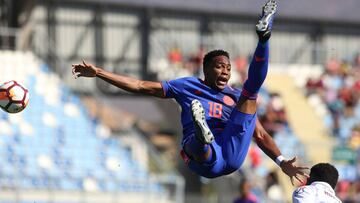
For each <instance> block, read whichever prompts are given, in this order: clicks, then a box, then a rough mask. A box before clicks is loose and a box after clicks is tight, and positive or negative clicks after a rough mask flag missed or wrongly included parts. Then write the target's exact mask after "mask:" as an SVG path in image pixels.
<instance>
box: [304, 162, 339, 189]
mask: <svg viewBox="0 0 360 203" xmlns="http://www.w3.org/2000/svg"><path fill="white" fill-rule="evenodd" d="M338 178H339V172H338V171H337V169H336V168H335V167H334V166H333V165H331V164H328V163H319V164H316V165H314V166H313V167H311V169H310V178H309V179H308V181H307V184H308V185H310V184H311V183H313V182H315V181H322V182H326V183H329V185H330V186H331V187H332V188H335V186H336V183H337V181H338Z"/></svg>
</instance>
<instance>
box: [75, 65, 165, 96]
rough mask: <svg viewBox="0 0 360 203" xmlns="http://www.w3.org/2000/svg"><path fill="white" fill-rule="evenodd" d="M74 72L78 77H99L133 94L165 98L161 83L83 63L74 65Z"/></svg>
mask: <svg viewBox="0 0 360 203" xmlns="http://www.w3.org/2000/svg"><path fill="white" fill-rule="evenodd" d="M72 68H73V69H72V72H73V74H74V76H75V78H77V77H98V78H100V79H102V80H104V81H106V82H108V83H110V84H112V85H114V86H116V87H118V88H120V89H123V90H126V91H128V92H132V93H139V94H145V95H150V96H155V97H164V92H163V88H162V86H161V83H160V82H151V81H143V80H138V79H135V78H131V77H127V76H123V75H118V74H115V73H111V72H108V71H105V70H104V69H102V68H98V67H96V66H94V65H92V64H88V63H85V61H83V63H80V64H74V65H72Z"/></svg>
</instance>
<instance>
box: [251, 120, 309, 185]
mask: <svg viewBox="0 0 360 203" xmlns="http://www.w3.org/2000/svg"><path fill="white" fill-rule="evenodd" d="M253 138H254V139H255V142H256V144H257V145H258V146H259V147H260V149H261V150H262V151H263V152H264V153H265V154H266V155H267V156H268V157H270V158H271V159H272V160H274V161H275V162H276V163H277V164H278V165H279V166H280V168H281V170H282V171H283V172H284V173H285V174H286V175H288V176H289V177H290V180H291V183H292V184H293V185H294V180H293V178H294V177H295V178H296V179H297V180H298V181H299V182H302V181H301V179H300V176H305V177H308V175H307V174H306V173H304V172H303V171H302V170H304V169H308V167H302V166H296V165H295V161H296V157H294V158H292V159H289V160H287V159H284V158H283V156H282V155H281V152H280V150H279V148H278V147H277V145H276V143H275V142H274V139H272V137H271V136H270V135H269V133H267V132H266V130H265V129H264V127H263V126H262V125H261V123H260V121H259V120H258V119H256V126H255V130H254V134H253Z"/></svg>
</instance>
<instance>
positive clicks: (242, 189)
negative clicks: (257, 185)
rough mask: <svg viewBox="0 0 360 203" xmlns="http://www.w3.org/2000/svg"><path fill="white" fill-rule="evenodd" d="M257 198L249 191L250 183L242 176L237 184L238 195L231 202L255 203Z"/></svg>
mask: <svg viewBox="0 0 360 203" xmlns="http://www.w3.org/2000/svg"><path fill="white" fill-rule="evenodd" d="M257 202H258V200H257V198H256V196H255V195H254V194H252V193H251V184H250V183H249V182H248V181H247V180H246V179H245V178H244V179H243V180H242V181H241V182H240V184H239V197H238V198H236V199H235V200H234V202H233V203H257Z"/></svg>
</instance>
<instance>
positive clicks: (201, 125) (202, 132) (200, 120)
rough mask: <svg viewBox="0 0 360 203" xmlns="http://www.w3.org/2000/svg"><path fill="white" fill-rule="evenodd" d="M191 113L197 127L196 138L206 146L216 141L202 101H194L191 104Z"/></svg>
mask: <svg viewBox="0 0 360 203" xmlns="http://www.w3.org/2000/svg"><path fill="white" fill-rule="evenodd" d="M191 113H192V117H193V122H194V126H195V136H196V137H197V138H198V139H199V140H200V141H202V142H203V143H204V144H211V143H212V142H213V141H214V135H213V134H212V132H211V130H210V128H209V126H208V125H207V123H206V118H205V110H204V107H203V106H202V105H201V103H200V101H198V100H196V99H194V100H193V101H192V102H191Z"/></svg>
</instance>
